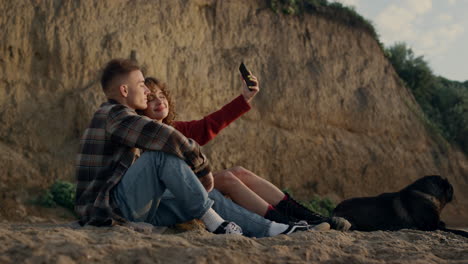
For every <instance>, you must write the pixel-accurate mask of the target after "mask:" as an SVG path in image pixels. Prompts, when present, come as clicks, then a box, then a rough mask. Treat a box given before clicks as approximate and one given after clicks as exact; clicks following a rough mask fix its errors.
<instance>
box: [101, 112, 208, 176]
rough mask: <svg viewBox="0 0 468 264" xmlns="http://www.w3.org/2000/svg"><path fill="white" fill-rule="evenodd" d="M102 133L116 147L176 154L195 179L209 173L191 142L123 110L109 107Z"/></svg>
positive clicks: (166, 128)
mask: <svg viewBox="0 0 468 264" xmlns="http://www.w3.org/2000/svg"><path fill="white" fill-rule="evenodd" d="M106 131H107V133H108V134H109V136H110V138H111V140H112V141H114V142H117V143H119V144H123V145H126V146H128V147H136V148H141V149H143V150H157V151H163V152H167V153H171V154H173V155H176V156H177V157H179V158H180V159H182V160H184V161H185V162H187V164H188V165H189V166H190V167H191V168H192V170H193V172H194V173H195V174H196V175H197V176H198V177H202V176H205V175H206V174H208V173H209V172H210V166H209V164H208V160H207V158H206V157H205V155H203V153H202V152H201V149H200V146H199V145H198V144H197V143H196V142H195V141H194V140H191V139H188V138H186V137H185V136H183V135H182V134H181V133H180V132H179V131H177V130H175V129H174V128H173V127H171V126H167V125H164V124H161V123H157V122H154V121H153V120H151V119H149V118H147V117H145V116H140V115H138V114H137V113H135V112H134V111H131V110H130V109H129V108H127V107H123V106H115V107H113V109H112V110H111V112H110V114H109V116H108V118H107V125H106Z"/></svg>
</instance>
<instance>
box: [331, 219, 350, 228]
mask: <svg viewBox="0 0 468 264" xmlns="http://www.w3.org/2000/svg"><path fill="white" fill-rule="evenodd" d="M330 225H331V228H332V229H335V230H339V231H348V230H349V229H350V228H351V223H350V222H349V221H348V220H346V219H344V218H343V217H337V216H333V217H332V218H331V219H330Z"/></svg>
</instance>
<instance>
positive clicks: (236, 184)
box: [143, 75, 350, 230]
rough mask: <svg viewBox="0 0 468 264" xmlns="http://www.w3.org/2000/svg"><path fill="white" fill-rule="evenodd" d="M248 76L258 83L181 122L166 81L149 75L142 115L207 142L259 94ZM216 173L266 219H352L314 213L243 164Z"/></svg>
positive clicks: (336, 222)
mask: <svg viewBox="0 0 468 264" xmlns="http://www.w3.org/2000/svg"><path fill="white" fill-rule="evenodd" d="M249 79H250V80H251V81H253V82H254V83H256V85H255V86H250V87H247V86H244V88H243V89H242V94H241V95H240V96H238V97H237V98H235V99H234V100H233V101H231V102H230V103H228V104H227V105H225V106H224V107H222V108H221V109H220V110H218V111H216V112H214V113H212V114H210V115H208V116H205V117H204V118H203V119H201V120H195V121H188V122H181V121H175V120H174V119H175V117H176V114H175V111H174V108H175V106H174V103H173V102H172V100H171V97H170V94H169V92H168V90H167V88H166V86H165V84H164V83H162V82H160V81H159V80H157V79H155V78H152V77H148V78H146V79H145V84H146V86H147V87H148V88H149V90H150V91H151V93H150V94H149V95H148V108H147V109H146V110H144V111H143V114H144V115H146V116H148V117H150V118H152V119H153V120H155V121H157V122H162V123H165V124H167V125H171V126H173V127H175V128H176V129H177V130H179V131H180V132H181V133H182V134H184V135H185V136H186V137H187V138H192V139H193V140H195V141H196V142H197V143H199V144H200V145H204V144H206V143H208V142H209V141H210V140H211V139H213V138H214V137H215V136H216V135H217V134H218V133H219V132H220V131H221V130H222V129H223V128H225V127H226V126H228V125H229V124H230V123H232V122H233V121H235V120H236V119H237V118H239V117H240V116H241V115H243V114H244V113H246V112H247V111H249V110H250V108H251V107H250V101H251V100H252V99H253V97H254V96H255V95H256V94H257V93H258V91H259V86H258V80H257V78H256V77H255V76H253V75H249ZM213 176H214V188H216V189H218V190H219V191H220V192H221V193H224V194H225V195H228V196H229V197H230V198H231V199H232V200H233V201H234V202H236V203H237V204H239V205H240V206H242V207H244V208H246V209H248V210H250V211H252V212H254V213H256V214H259V215H261V216H263V217H265V218H266V219H269V220H272V221H275V222H279V223H285V224H287V223H290V222H297V221H298V220H305V221H307V222H308V223H309V224H318V223H322V222H329V223H330V224H331V226H332V228H335V229H340V230H347V229H349V227H350V224H349V222H347V221H346V220H344V219H342V218H335V217H334V218H326V217H323V216H321V215H319V214H317V213H315V212H312V211H311V210H309V209H307V208H306V207H304V206H302V205H301V204H299V203H298V202H296V201H295V200H294V199H292V198H291V197H290V195H289V194H287V193H283V192H282V191H281V190H279V189H278V188H277V187H276V186H275V185H273V184H271V183H270V182H268V181H266V180H265V179H263V178H261V177H259V176H257V175H256V174H254V173H253V172H251V171H249V170H247V169H245V168H243V167H234V168H230V169H227V170H223V171H220V172H215V173H214V174H213Z"/></svg>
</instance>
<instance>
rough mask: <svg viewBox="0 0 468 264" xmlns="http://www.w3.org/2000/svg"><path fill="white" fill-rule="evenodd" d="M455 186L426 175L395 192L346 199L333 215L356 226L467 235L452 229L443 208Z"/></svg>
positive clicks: (365, 228)
mask: <svg viewBox="0 0 468 264" xmlns="http://www.w3.org/2000/svg"><path fill="white" fill-rule="evenodd" d="M452 198H453V187H452V185H451V184H450V183H449V182H448V180H447V179H444V178H442V177H441V176H438V175H431V176H425V177H423V178H421V179H419V180H417V181H415V182H414V183H412V184H410V185H409V186H407V187H406V188H404V189H403V190H401V191H399V192H394V193H383V194H381V195H379V196H375V197H361V198H352V199H348V200H345V201H343V202H341V203H340V204H338V206H337V207H336V208H335V209H334V211H333V215H334V216H339V217H343V218H345V219H347V220H348V221H349V222H350V223H351V224H352V226H351V229H352V230H360V231H375V230H399V229H403V228H409V229H418V230H426V231H430V230H436V229H440V230H444V231H449V232H452V233H456V234H458V235H462V236H465V237H467V234H468V232H464V231H459V230H450V229H447V228H445V224H444V223H443V222H442V221H440V212H441V211H442V209H443V208H444V206H445V205H446V204H447V203H449V202H450V201H452Z"/></svg>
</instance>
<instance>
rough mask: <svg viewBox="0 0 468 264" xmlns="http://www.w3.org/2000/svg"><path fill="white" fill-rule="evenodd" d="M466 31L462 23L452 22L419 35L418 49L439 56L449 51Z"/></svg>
mask: <svg viewBox="0 0 468 264" xmlns="http://www.w3.org/2000/svg"><path fill="white" fill-rule="evenodd" d="M463 32H464V28H463V26H462V25H460V24H452V25H448V26H443V27H439V28H435V29H434V30H432V31H428V32H425V33H422V34H420V35H419V38H418V40H417V46H418V49H419V50H420V51H421V52H422V53H423V54H427V55H429V56H430V57H437V56H440V55H442V54H443V53H445V52H447V51H448V50H449V49H450V47H451V45H452V44H453V43H454V42H455V41H457V39H459V38H460V37H461V36H462V35H463Z"/></svg>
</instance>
